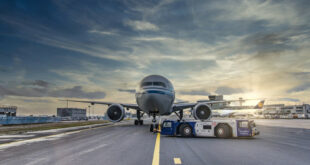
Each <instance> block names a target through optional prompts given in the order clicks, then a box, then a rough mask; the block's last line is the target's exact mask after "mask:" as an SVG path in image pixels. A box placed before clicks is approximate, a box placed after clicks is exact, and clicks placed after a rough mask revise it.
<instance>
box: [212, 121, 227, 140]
mask: <svg viewBox="0 0 310 165" xmlns="http://www.w3.org/2000/svg"><path fill="white" fill-rule="evenodd" d="M215 136H216V137H218V138H228V137H229V136H230V131H229V127H228V126H227V125H226V124H220V125H218V126H217V127H216V128H215Z"/></svg>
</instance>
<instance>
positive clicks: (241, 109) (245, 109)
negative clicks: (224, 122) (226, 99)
mask: <svg viewBox="0 0 310 165" xmlns="http://www.w3.org/2000/svg"><path fill="white" fill-rule="evenodd" d="M264 103H265V100H261V101H259V102H258V104H257V105H255V106H230V107H225V108H224V109H220V110H224V111H226V112H227V111H230V112H228V113H224V114H219V116H221V117H247V116H253V117H255V116H258V115H255V113H253V112H252V111H255V112H257V111H259V110H262V109H263V107H264ZM249 112H251V113H249Z"/></svg>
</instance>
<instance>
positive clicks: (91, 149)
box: [78, 144, 107, 155]
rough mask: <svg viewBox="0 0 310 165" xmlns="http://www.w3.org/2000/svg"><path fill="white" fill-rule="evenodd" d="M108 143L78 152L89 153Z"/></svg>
mask: <svg viewBox="0 0 310 165" xmlns="http://www.w3.org/2000/svg"><path fill="white" fill-rule="evenodd" d="M106 145H107V144H101V145H99V146H97V147H94V148H90V149H88V150H84V151H81V152H79V153H78V155H84V154H87V153H89V152H93V151H95V150H98V149H99V148H102V147H105V146H106Z"/></svg>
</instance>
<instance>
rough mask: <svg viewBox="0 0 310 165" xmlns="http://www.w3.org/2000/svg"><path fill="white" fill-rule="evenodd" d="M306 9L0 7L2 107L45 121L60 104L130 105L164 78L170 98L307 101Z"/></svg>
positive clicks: (79, 3) (117, 3)
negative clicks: (150, 82)
mask: <svg viewBox="0 0 310 165" xmlns="http://www.w3.org/2000/svg"><path fill="white" fill-rule="evenodd" d="M309 7H310V1H308V0H295V1H291V0H286V1H285V0H283V1H282V0H278V1H277V0H275V1H274V0H266V1H264V0H251V1H247V0H236V1H226V0H217V1H207V0H201V1H200V0H152V1H145V0H104V1H102V0H87V1H85V0H64V1H57V0H44V1H41V0H1V1H0V77H1V78H0V105H16V106H18V114H20V115H29V114H34V115H42V114H48V115H51V114H56V108H57V107H65V106H66V103H65V102H61V101H59V99H68V98H70V99H82V100H99V101H103V100H104V101H114V102H120V103H135V97H134V91H135V89H136V86H137V85H138V83H139V81H140V80H141V79H142V78H143V77H145V76H147V75H150V74H159V75H163V76H165V77H166V78H168V79H169V80H170V81H171V82H172V83H173V85H174V88H175V90H176V98H177V99H176V100H186V101H196V100H203V99H207V96H208V95H210V94H216V95H218V94H223V95H224V98H225V99H236V98H239V97H243V98H250V99H253V98H266V99H267V101H266V103H269V104H273V103H285V104H301V103H310V97H309V94H310V11H309ZM69 106H70V107H80V108H85V107H87V106H88V105H85V104H79V103H69ZM105 109H106V107H105V106H100V105H96V106H95V107H94V111H95V113H97V114H102V113H103V112H104V111H105Z"/></svg>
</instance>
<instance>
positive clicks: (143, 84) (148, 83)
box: [141, 82, 152, 87]
mask: <svg viewBox="0 0 310 165" xmlns="http://www.w3.org/2000/svg"><path fill="white" fill-rule="evenodd" d="M144 86H152V82H144V83H142V84H141V87H144Z"/></svg>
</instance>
